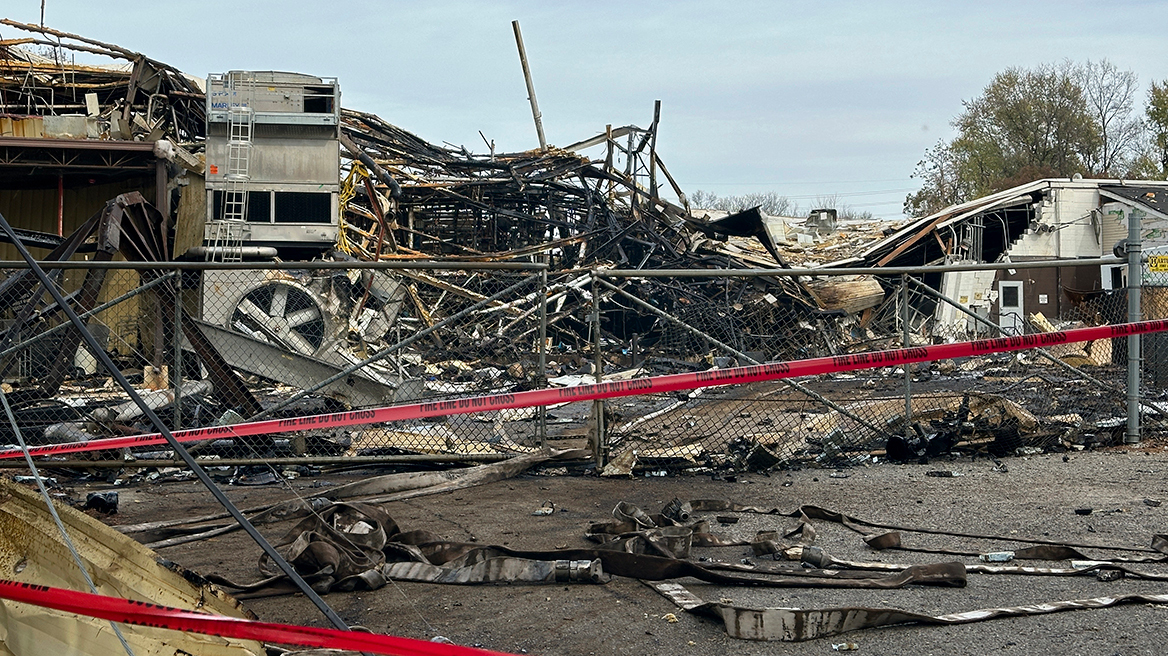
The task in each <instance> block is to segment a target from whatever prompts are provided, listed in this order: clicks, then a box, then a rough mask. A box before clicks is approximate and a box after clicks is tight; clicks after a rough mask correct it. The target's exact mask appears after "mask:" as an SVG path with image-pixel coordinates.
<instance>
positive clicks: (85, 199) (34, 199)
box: [0, 176, 154, 260]
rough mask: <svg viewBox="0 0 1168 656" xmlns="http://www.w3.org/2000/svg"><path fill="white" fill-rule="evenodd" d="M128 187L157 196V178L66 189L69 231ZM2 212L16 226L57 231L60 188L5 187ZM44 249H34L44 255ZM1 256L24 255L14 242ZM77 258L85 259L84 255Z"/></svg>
mask: <svg viewBox="0 0 1168 656" xmlns="http://www.w3.org/2000/svg"><path fill="white" fill-rule="evenodd" d="M127 191H140V192H142V195H143V196H144V197H145V198H146V200H148V201H152V200H153V198H154V178H153V176H152V177H150V178H148V179H146V178H138V179H136V180H125V181H122V182H114V183H110V184H101V185H88V186H85V187H77V188H74V189H69V188H66V189H65V206H64V212H63V219H64V220H63V224H64V227H65V235H66V236H68V235H69V234H71V233H72V232H73V231H74V230H76V229H77V228H78V227H80V225H81V224H82V223H85V220H86V219H88V218H89V217H91V216H93V215H94V213H96V212H98V211H99V210H101V208H103V207H105V204H106V202H107V201H109V200H111V199H112V198H114V197H115V196H117V195H118V194H123V193H125V192H127ZM0 214H3V215H4V218H6V219H8V222H9V223H11V224H12V225H13V227H16V228H24V229H26V230H37V231H39V232H48V233H52V234H57V190H56V189H52V188H50V189H2V190H0ZM45 254H46V251H44V250H39V249H38V250H34V251H33V255H35V256H37V257H40V256H43V255H45ZM0 259H3V260H18V259H20V256H19V255H18V254H17V252H16V249H15V248H14V247H13V246H12V245H11V244H0ZM75 259H81V258H80V257H78V258H75Z"/></svg>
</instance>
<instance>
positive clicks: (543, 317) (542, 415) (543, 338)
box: [536, 254, 548, 446]
mask: <svg viewBox="0 0 1168 656" xmlns="http://www.w3.org/2000/svg"><path fill="white" fill-rule="evenodd" d="M547 260H548V257H547V255H546V254H545V255H544V257H543V261H544V263H545V264H546V263H547ZM547 292H548V286H547V269H546V268H544V269H541V270H540V272H539V297H540V301H539V386H540V387H547V303H548V293H547ZM537 416H538V421H539V426H538V428H537V429H536V430H537V431H538V434H539V445H540V446H543V445H544V444H545V443H546V442H547V406H546V405H541V406H539V408H538V409H537Z"/></svg>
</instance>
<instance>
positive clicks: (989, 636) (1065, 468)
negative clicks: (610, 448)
mask: <svg viewBox="0 0 1168 656" xmlns="http://www.w3.org/2000/svg"><path fill="white" fill-rule="evenodd" d="M1004 462H1005V463H1006V464H1007V466H1008V471H1007V472H1005V473H1002V472H998V471H994V470H993V463H992V462H991V461H988V460H985V459H977V460H972V461H971V460H969V459H968V458H963V459H957V460H949V459H945V458H942V459H936V460H934V461H932V462H931V463H929V464H910V465H893V464H877V465H872V466H865V467H856V468H851V469H847V470H843V473H845V474H846V475H847V476H846V477H842V478H840V477H832V476H831V470H824V469H803V470H800V471H791V472H775V473H771V474H770V475H769V476H766V475H758V474H747V475H739V476H738V477H736V480H735V481H732V482H731V481H726V480H715V479H713V478H712V477H711V476H708V475H693V474H691V475H677V476H666V477H657V476H651V477H638V478H634V479H599V478H595V477H591V476H565V475H541V474H539V473H538V472H536V473H532V474H526V475H523V476H521V477H519V478H515V479H511V480H506V481H502V482H498V483H494V484H490V485H486V486H481V487H476V488H472V489H466V490H461V491H456V492H452V493H444V494H438V495H433V496H426V497H420V498H416V499H412V500H408V501H401V502H393V503H389V504H387V505H386V509H387V511H388V512H389V513H390V515H391V516H392V517H393V518H394V519H395V520H396V521H397V523H398V524H399V526H400V527H401V528H402V530H413V529H427V530H430V531H432V532H435V533H438V534H439V535H442V536H443V537H445V538H447V539H450V540H454V541H476V542H479V543H482V544H499V545H505V546H509V547H512V548H516V549H554V548H563V547H589V546H594V545H593V544H592V543H590V542H588V541H587V540H585V538H584V530H585V528H586V527H587V525H588V524H589V523H590V522H593V521H603V520H606V519H609V518H611V511H612V509H613V507H614V506H615V505H616V504H617V503H618V502H619V501H628V502H630V503H633V504H635V505H637V506H640V507H641V508H644V509H645V510H647V511H649V512H656V511H659V510H660V509H661V508H662V507H663V506H664V505H665V504H666V503H668V502H669V501H670V500H671V499H673V498H674V497H677V498H680V499H683V500H686V499H725V500H730V501H736V502H739V503H743V504H751V505H759V506H765V507H778V508H780V509H784V510H789V509H794V508H796V507H798V506H800V505H803V504H814V505H818V506H823V507H826V508H830V509H834V510H838V511H842V512H844V513H848V514H851V515H853V516H856V517H858V518H861V519H865V520H870V521H877V522H884V523H891V524H898V525H906V526H917V527H927V528H939V529H946V530H952V531H958V532H966V533H975V534H994V535H999V536H1004V537H1011V536H1018V537H1031V538H1039V539H1046V540H1055V541H1065V542H1075V543H1092V544H1109V545H1120V546H1131V547H1137V548H1147V547H1148V546H1149V545H1150V543H1151V538H1152V536H1153V535H1154V534H1157V533H1168V521H1166V518H1168V478H1166V477H1165V473H1166V472H1168V449H1166V448H1165V447H1163V446H1152V445H1146V446H1143V447H1141V448H1125V447H1117V448H1112V449H1107V450H1100V451H1095V452H1079V453H1068V454H1045V455H1039V456H1030V457H1022V458H1009V459H1007V460H1005V461H1004ZM934 470H946V471H953V472H956V473H958V474H959V475H958V476H955V477H946V478H940V477H932V476H928V475H927V472H929V471H934ZM377 473H378V472H365V473H358V474H352V473H350V474H345V475H333V476H321V477H301V478H298V479H296V480H294V481H290V482H289V483H288V484H287V485H271V486H263V487H248V488H245V487H227V488H226V489H227V491H228V494H229V496H230V497H231V498H232V499H233V500H234V501H235V502H236V503H237V504H239V505H240V506H249V505H256V504H259V503H265V502H269V501H276V500H282V499H286V498H290V497H291V496H292V495H293V494H300V495H304V494H308V493H312V492H318V491H320V490H319V487H321V486H323V487H327V486H329V485H330V484H339V483H342V482H347V481H349V480H353V479H355V478H360V477H362V476H369V475H376V474H377ZM837 476H838V475H837ZM90 489H91V488H86V487H84V486H78V487H76V488H75V492H74V493H75V494H77V495H78V496H80V497H81V498H84V494H85V492H86V491H90ZM92 489H96V488H92ZM1145 499H1149V500H1151V501H1152V502H1153V503H1154V502H1155V501H1163V502H1164V503H1163V504H1162V505H1159V506H1154V505H1149V504H1148V503H1145V501H1144V500H1145ZM549 501H550V502H552V503H554V504H555V506H556V509H557V510H556V512H555V513H553V514H552V515H549V516H535V515H532V512H533V511H534V510H536V509H537V508H539V507H540V506H542V505H543V504H544V503H545V502H549ZM1086 508H1090V509H1091V514H1088V515H1084V514H1077V513H1076V512H1075V511H1076V509H1086ZM217 510H218V507H217V506H216V504H215V502H214V500H213V499H212V498H211V496H210V495H209V494H208V493H207V492H206V490H204V489H203V488H202V487H201V486H199V485H198V484H197V483H194V482H189V481H188V482H170V483H163V484H149V485H142V486H139V487H133V488H123V489H122V490H121V509H120V512H119V513H118V514H117V515H114V516H112V517H110V518H108V519H107V521H110V522H111V523H136V522H142V521H153V520H160V519H167V518H172V517H182V516H194V515H200V514H204V513H211V512H215V511H217ZM717 514H718V515H725V514H728V513H717ZM739 518H740V519H739V521H738V522H737V523H735V524H728V525H719V524H717V523H716V522H715V523H714V530H715V531H716V532H718V533H719V534H722V535H725V536H727V537H742V538H750V537H753V536H754V535H755V533H756V532H757V531H759V530H779V531H785V530H787V529H789V528H791V527H792V526H793V525H794V524H795V521H794V520H793V519H790V518H786V517H780V516H776V515H750V514H740V515H739ZM290 526H291V523H285V524H277V525H271V526H266V527H264V528H263V532H264V533H265V534H266V535H267V536H269V538H270V539H273V540H274V539H278V538H279V537H280V536H282V535H283V534H284V532H286V531H287V530H288V529H289V528H290ZM816 528H817V531H818V536H817V538H816V542H815V544H816V545H817V546H820V547H822V548H823V549H824V550H825V551H827V552H828V553H829V554H831V555H832V556H834V557H836V558H840V559H849V560H865V561H883V562H890V563H892V562H895V563H929V562H946V561H952V560H958V561H962V562H966V563H970V564H972V563H976V562H977V561H976V559H975V558H966V557H961V556H945V555H936V554H928V553H914V552H906V551H885V552H877V551H874V550H872V549H871V548H869V547H868V546H867V545H866V544H864V543H863V541H862V540H861V539H860V537H859V535H858V534H857V533H854V532H852V531H851V530H849V529H847V528H845V527H843V526H840V525H834V524H829V523H826V522H816ZM904 541H905V545H906V546H913V547H926V548H935V547H941V548H952V549H969V550H973V551H978V552H985V551H999V550H1005V549H1011V548H1014V547H1020V546H1024V545H1022V544H1018V543H1011V542H1003V541H996V540H974V539H966V538H957V537H948V536H937V535H925V534H916V533H905V534H904ZM1084 551H1089V550H1084ZM1092 553H1100V554H1102V553H1106V552H1098V551H1096V552H1092ZM160 554H161V555H162V556H164V557H166V558H168V559H170V560H173V561H175V562H178V563H179V564H181V565H183V566H185V567H187V568H190V569H193V570H195V571H196V572H199V573H203V574H209V573H214V574H219V575H223V576H226V577H228V578H231V579H235V580H255V579H257V578H259V573H258V571H257V569H256V564H257V560H258V558H259V555H260V550H259V547H257V546H256V545H255V544H254V543H253V542H251V540H250V539H249V538H248V537H247V536H246V535H245V534H243V533H242V532H236V533H233V534H228V535H225V536H220V537H216V538H212V539H209V540H205V541H202V542H196V543H191V544H186V545H179V546H175V547H170V548H166V549H163V550H161V551H160ZM703 556H704V557H706V558H710V559H715V560H721V561H725V562H731V563H740V562H742V560H743V559H746V561H747V562H752V563H759V562H762V561H763V560H765V559H759V558H755V557H754V556H753V554H752V553H751V552H750V548H749V547H723V548H717V549H712V548H706V549H701V550H695V552H694V554H693V557H694V558H698V557H703ZM1026 564H1028V565H1038V566H1043V565H1045V566H1051V567H1057V566H1062V567H1066V566H1067V563H1066V562H1065V561H1063V562H1058V563H1055V562H1041V561H1030V562H1027V563H1026ZM1133 567H1136V568H1139V569H1142V570H1144V571H1148V572H1156V573H1160V574H1168V565H1135V566H1133ZM680 582H681V583H683V584H684V585H686V587H687V588H689V590H690V591H691V592H693V593H694V594H696V595H698V596H699V597H701V598H703V599H706V600H711V601H717V600H719V599H728V600H732V601H733V603H735V604H737V605H740V606H750V607H757V608H765V607H798V608H826V607H841V606H856V605H860V606H870V607H882V608H896V609H901V610H906V611H913V612H919V613H927V614H937V613H950V612H958V611H965V610H973V609H979V608H989V607H1000V606H1013V605H1020V604H1038V603H1043V602H1050V601H1058V600H1067V599H1079V598H1089V597H1101V596H1116V595H1121V594H1128V593H1148V594H1166V593H1168V584H1166V583H1163V582H1150V581H1138V580H1132V579H1121V580H1118V581H1113V582H1106V583H1105V582H1101V581H1098V580H1096V579H1095V578H1093V577H1089V576H1085V577H1036V576H1017V575H985V574H970V575H969V582H968V585H967V586H966V587H964V588H948V587H945V588H941V587H923V586H908V587H904V588H901V589H895V590H858V589H857V590H848V589H843V590H841V589H805V588H801V589H791V588H785V589H784V588H745V587H730V588H727V587H717V586H711V585H707V584H704V583H701V582H698V581H696V580H692V579H683V580H681V581H680ZM325 600H326V601H327V602H328V603H329V604H330V605H331V606H332V607H333V608H334V609H335V610H336V611H337V612H338V613H339V614H340V615H341V616H342V617H343V618H344V619H345V620H346V621H347V622H349V623H351V624H354V625H360V626H363V627H366V628H368V629H371V630H374V631H378V632H386V633H392V634H395V635H400V636H406V637H414V638H422V639H429V638H432V637H434V636H437V635H441V636H444V637H446V638H448V639H450V640H452V641H453V642H455V643H458V644H462V645H475V646H481V647H485V648H489V649H494V650H500V651H508V652H514V653H528V654H537V653H538V654H564V655H580V656H584V655H587V656H594V655H596V654H649V653H651V654H709V653H740V654H749V655H754V654H758V655H762V654H767V655H770V654H775V653H781V654H828V653H835V651H834V649H833V645H838V644H840V643H845V642H846V643H854V644H855V645H856V646H857V647H858V653H864V654H888V655H916V654H920V655H925V654H982V653H999V652H1000V653H1015V654H1104V655H1111V654H1123V655H1127V654H1162V653H1165V652H1168V647H1166V646H1165V643H1166V642H1168V606H1161V605H1148V604H1134V605H1127V606H1120V607H1115V608H1107V609H1099V610H1082V611H1072V612H1063V613H1056V614H1051V615H1044V616H1038V617H1021V618H1008V619H997V620H991V621H987V622H981V623H976V624H968V625H963V626H944V627H939V626H899V627H888V628H878V629H866V630H861V631H856V632H851V633H847V634H843V635H840V636H837V637H834V638H823V639H816V640H810V641H806V642H797V643H793V642H769V643H766V642H751V641H744V640H736V639H732V638H730V637H728V636H727V635H726V633H725V632H724V631H723V628H722V626H721V625H720V624H719V623H718V622H716V621H714V620H711V619H708V618H705V617H699V616H695V615H692V614H688V613H685V612H683V611H681V610H679V609H678V608H676V607H675V606H674V605H673V604H672V603H671V602H669V601H668V600H666V599H665V598H664V597H662V596H661V595H659V594H658V593H657V592H656V591H654V590H653V589H651V588H650V587H648V586H647V585H645V584H643V583H641V582H640V581H637V580H634V579H627V578H617V579H614V580H613V581H611V582H609V583H607V584H604V585H591V584H571V585H567V586H565V585H520V584H513V585H508V584H501V585H474V586H452V585H446V586H443V585H434V584H424V583H404V582H403V583H391V584H390V585H387V586H386V587H384V588H382V589H380V590H377V591H373V592H352V593H332V594H329V595H327V596H325ZM246 604H247V606H248V607H249V608H251V609H252V610H253V611H254V612H255V613H256V614H257V615H258V616H259V617H260V618H261V619H263V620H269V621H277V622H289V623H296V624H308V625H316V626H325V625H326V624H325V622H324V619H323V617H322V616H321V615H320V613H319V612H318V611H317V610H316V609H315V608H314V607H313V606H312V605H311V603H309V602H308V601H307V600H306V599H304V598H303V597H301V596H285V597H274V598H263V599H252V600H249V601H247V602H246ZM669 614H673V616H674V617H675V618H676V621H675V622H673V621H669V617H668V616H669Z"/></svg>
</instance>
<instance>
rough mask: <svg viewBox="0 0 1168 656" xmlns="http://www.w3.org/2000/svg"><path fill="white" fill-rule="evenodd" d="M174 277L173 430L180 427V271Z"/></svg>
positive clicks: (181, 368)
mask: <svg viewBox="0 0 1168 656" xmlns="http://www.w3.org/2000/svg"><path fill="white" fill-rule="evenodd" d="M174 273H175V277H174V329H173V332H174V358H173V360H174V371H172V372H170V380H171V382H173V383H174V430H179V429H181V428H182V380H183V351H182V335H183V331H182V312H183V297H182V271H175V272H174Z"/></svg>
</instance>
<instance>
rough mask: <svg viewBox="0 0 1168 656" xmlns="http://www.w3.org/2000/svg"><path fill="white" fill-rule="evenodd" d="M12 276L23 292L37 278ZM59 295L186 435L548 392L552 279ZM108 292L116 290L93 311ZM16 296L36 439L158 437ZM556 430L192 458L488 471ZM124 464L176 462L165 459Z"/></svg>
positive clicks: (511, 273) (63, 325) (20, 392)
mask: <svg viewBox="0 0 1168 656" xmlns="http://www.w3.org/2000/svg"><path fill="white" fill-rule="evenodd" d="M95 272H96V273H95ZM6 273H7V274H8V276H7V277H6V280H7V281H10V282H11V281H14V280H16V279H17V277H18V276H20V275H21V271H19V270H15V271H8V272H6ZM99 278H100V279H99ZM56 280H57V284H58V286H59V288H60V289H61V291H62V292H63V293H64V294H66V295H67V296H69V297H70V299H71V301H72V302H74V303H76V306H75V309H77V310H78V311H79V312H83V311H85V310H87V309H91V308H97V309H98V310H100V311H98V312H95V313H92V315H91V316H87V317H85V318H86V319H87V324H88V328H89V330H90V332H92V333H93V334H94V335H95V336H97V337H98V338H99V342H100V343H102V344H103V346H104V347H105V349H106V350H107V351H108V352H109V353H110V354H111V355H113V356H114V359H115V362H116V363H117V364H118V366H119V368H120V369H121V370H122V372H123V373H125V374H127V376H128V377H129V379H130V380H131V382H132V383H133V384H135V385H137V386H140V389H141V390H142V391H143V392H144V394H143V396H144V397H145V399H146V400H147V402H148V403H149V404H150V405H151V406H152V407H154V409H156V410H157V411H158V413H159V415H160V416H162V417H163V418H164V419H165V420H166V421H167V422H168V424H169V428H171V429H181V428H192V427H203V426H210V425H218V424H229V423H238V422H241V421H246V420H250V419H258V418H283V417H294V416H301V415H308V414H320V413H330V412H337V411H341V410H348V409H358V408H366V407H378V406H386V405H392V404H395V403H406V402H416V401H421V400H427V401H431V400H433V401H441V400H445V399H450V398H458V397H465V396H474V395H482V394H497V393H504V392H511V391H516V390H523V389H534V388H540V387H544V386H545V385H546V384H547V383H546V375H545V373H544V358H545V344H546V340H545V339H543V335H544V326H543V325H542V324H543V321H544V319H545V315H544V312H543V310H544V308H543V304H542V303H541V302H540V301H541V299H542V298H543V296H544V294H543V292H542V290H543V287H544V284H545V283H544V277H543V274H542V272H540V271H530V270H499V269H489V270H488V269H477V270H476V269H474V268H473V266H467V265H459V266H458V268H453V267H452V268H449V269H434V268H428V269H402V268H400V267H399V268H393V269H389V268H387V269H368V268H366V269H356V268H354V269H312V268H310V266H306V267H305V268H303V269H288V268H270V267H269V268H256V269H254V270H250V269H249V270H239V269H216V268H207V269H205V270H204V269H198V268H184V269H175V270H170V271H167V270H130V269H110V270H104V269H95V270H94V271H93V272H85V271H82V270H65V271H63V272H62V271H58V273H57V274H56ZM94 288H96V289H99V290H100V293H99V294H98V295H97V296H96V298H90V297H87V296H86V294H87V289H94ZM5 292H8V293H9V296H11V297H12V298H10V299H9V301H10V302H9V304H8V306H7V307H8V311H7V313H6V314H7V316H6V317H5V326H6V328H7V332H6V333H5V339H6V340H7V344H8V346H7V347H6V349H7V350H6V351H4V355H3V356H0V366H3V367H4V368H5V373H4V380H5V383H4V384H5V385H6V392H7V394H8V396H9V399H10V400H11V401H12V403H13V407H14V409H15V411H16V416H17V422H18V425H19V426H20V427H21V430H22V433H23V435H24V437H25V439H26V440H27V441H28V442H30V443H32V444H47V443H60V442H77V441H88V440H91V439H95V438H100V437H111V436H120V435H132V434H139V433H148V432H153V429H152V427H151V426H150V425H149V423H148V422H147V421H146V420H145V419H144V417H142V416H141V414H140V411H139V409H138V408H137V407H136V406H135V405H134V404H133V403H131V402H129V399H128V397H127V396H125V394H124V393H123V392H122V390H120V389H119V388H117V387H116V385H114V384H113V381H112V380H111V378H110V377H109V376H108V374H107V372H105V371H102V370H101V368H100V367H99V365H98V364H97V360H96V358H94V357H92V355H91V354H89V353H88V352H87V350H86V349H85V347H83V346H80V345H79V339H78V333H77V332H76V330H74V329H73V328H72V326H70V325H68V322H67V320H66V319H65V317H64V316H63V315H62V314H61V313H59V312H55V311H54V308H53V307H52V305H51V303H49V302H47V301H46V298H47V296H46V295H44V294H39V293H37V292H36V290H35V289H34V287H33V286H28V285H26V286H24V287H22V288H21V287H20V286H19V285H15V284H11V285H8V286H7V288H6V289H5ZM90 296H92V294H90ZM111 301H112V302H111ZM107 304H108V305H109V307H103V306H104V305H107ZM22 318H23V320H22ZM541 415H542V412H540V411H539V410H538V409H532V410H517V411H513V412H491V413H479V414H475V415H453V416H449V417H442V418H438V419H432V420H425V421H421V420H419V421H412V422H390V423H384V424H381V425H378V426H371V427H370V426H360V427H354V428H352V429H341V430H331V431H313V432H307V433H296V434H289V435H288V436H281V435H274V436H263V437H261V438H248V439H218V440H214V441H211V442H207V443H201V444H197V445H195V446H194V447H192V451H193V452H194V453H196V454H197V455H199V456H200V457H205V458H208V457H209V458H219V459H229V460H230V459H244V460H247V459H253V460H270V459H274V458H275V459H279V458H307V459H312V458H346V457H379V456H380V457H386V456H389V457H392V456H395V455H412V456H423V457H424V456H432V457H433V459H435V460H438V459H442V458H449V459H451V460H458V459H484V460H488V459H492V458H503V457H508V456H510V455H515V454H517V453H523V452H527V451H530V450H531V449H533V448H535V447H536V446H538V445H539V444H540V443H541V442H542V440H543V423H542V422H541V421H538V419H539V418H540V416H541ZM0 430H3V432H4V435H3V436H0V440H3V442H4V443H14V442H15V441H16V440H15V435H13V434H12V430H11V429H10V428H7V429H0ZM115 455H117V456H118V457H119V458H121V457H131V456H132V457H134V458H136V459H139V460H145V459H151V458H160V459H168V458H171V457H172V454H170V452H169V451H168V450H166V449H162V448H158V447H154V448H153V449H150V448H145V449H138V450H135V452H134V453H133V454H115ZM102 457H106V458H108V457H110V455H109V454H105V455H104V456H102Z"/></svg>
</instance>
